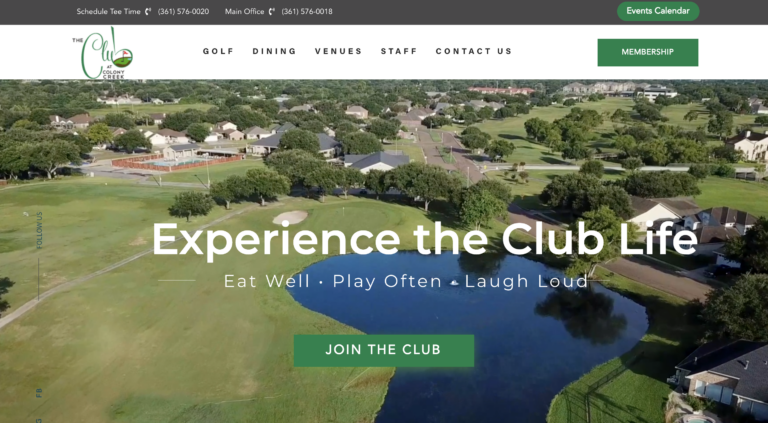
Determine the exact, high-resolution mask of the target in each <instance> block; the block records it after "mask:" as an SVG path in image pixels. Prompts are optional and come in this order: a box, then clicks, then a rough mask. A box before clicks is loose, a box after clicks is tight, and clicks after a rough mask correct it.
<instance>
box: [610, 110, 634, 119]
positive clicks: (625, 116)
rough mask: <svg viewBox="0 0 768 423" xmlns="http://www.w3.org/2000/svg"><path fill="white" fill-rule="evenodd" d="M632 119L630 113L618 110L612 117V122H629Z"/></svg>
mask: <svg viewBox="0 0 768 423" xmlns="http://www.w3.org/2000/svg"><path fill="white" fill-rule="evenodd" d="M631 119H632V116H631V115H630V114H629V112H628V111H626V110H624V109H616V111H615V112H613V114H612V115H611V120H612V121H614V122H627V121H629V120H631Z"/></svg>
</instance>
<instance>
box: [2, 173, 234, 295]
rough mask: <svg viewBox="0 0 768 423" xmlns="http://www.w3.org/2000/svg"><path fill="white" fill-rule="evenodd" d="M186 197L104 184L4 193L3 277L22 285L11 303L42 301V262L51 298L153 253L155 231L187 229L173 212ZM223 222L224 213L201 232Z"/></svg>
mask: <svg viewBox="0 0 768 423" xmlns="http://www.w3.org/2000/svg"><path fill="white" fill-rule="evenodd" d="M105 184H109V185H105ZM180 191H181V189H180V188H173V187H169V188H163V189H159V188H156V187H147V186H141V185H135V184H133V183H131V184H128V183H126V182H122V181H120V180H114V179H98V178H95V179H90V178H89V179H87V180H86V181H77V182H69V181H57V182H45V183H39V184H34V185H29V186H25V187H21V188H12V189H7V190H3V191H2V194H0V209H2V210H3V224H2V226H1V227H2V229H0V269H2V272H1V273H0V274H2V276H8V277H10V278H11V279H12V280H14V281H15V282H16V285H15V286H14V287H13V288H12V289H11V290H10V292H9V294H8V295H7V296H6V297H4V298H6V299H7V300H8V301H9V302H10V303H11V309H14V308H16V307H19V306H21V305H22V304H24V303H25V302H26V301H29V300H31V299H33V298H34V297H35V296H36V295H37V260H38V259H40V290H41V291H42V292H45V291H46V290H48V289H50V288H52V287H54V286H56V285H59V284H62V283H64V282H67V281H69V280H72V279H73V278H75V277H78V276H82V275H85V274H88V273H90V272H93V271H96V270H98V269H101V268H103V267H105V266H106V265H108V264H110V263H113V262H116V261H119V260H121V259H124V258H126V257H129V256H131V255H133V254H136V253H137V252H139V251H142V250H145V249H147V248H151V247H152V224H153V223H155V222H158V223H159V222H179V223H182V222H183V221H182V219H177V218H172V217H170V216H168V212H167V209H168V207H169V206H170V205H171V203H172V202H173V196H174V195H175V194H176V193H178V192H180ZM236 207H239V205H236ZM24 213H27V214H28V216H25V215H24ZM37 213H42V220H40V221H39V222H41V226H42V228H41V230H42V243H43V244H42V245H43V248H42V249H37V248H36V242H37V235H38V234H37V232H36V231H37V222H38V220H37ZM223 214H224V211H223V210H221V209H219V208H217V209H215V210H214V212H213V213H212V214H211V215H210V216H206V217H203V218H199V219H195V222H194V224H202V223H205V222H208V221H211V220H213V219H215V218H217V217H220V216H222V215H223Z"/></svg>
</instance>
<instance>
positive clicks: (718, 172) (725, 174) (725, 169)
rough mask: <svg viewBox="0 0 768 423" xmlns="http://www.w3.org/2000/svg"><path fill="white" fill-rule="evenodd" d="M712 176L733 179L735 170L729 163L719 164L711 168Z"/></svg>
mask: <svg viewBox="0 0 768 423" xmlns="http://www.w3.org/2000/svg"><path fill="white" fill-rule="evenodd" d="M712 174H713V175H715V176H719V177H721V178H735V177H736V168H735V167H733V165H731V164H729V163H720V164H718V165H717V166H715V167H714V168H712Z"/></svg>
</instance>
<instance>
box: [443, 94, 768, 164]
mask: <svg viewBox="0 0 768 423" xmlns="http://www.w3.org/2000/svg"><path fill="white" fill-rule="evenodd" d="M633 106H634V101H633V100H632V99H629V98H606V99H605V100H601V101H597V102H584V103H577V105H576V107H581V108H582V109H592V110H596V111H598V112H600V113H604V112H607V113H609V114H613V112H615V111H616V109H622V110H626V111H629V112H631V111H632V107H633ZM570 109H571V108H570V107H564V106H561V105H556V106H549V107H544V108H538V107H534V108H533V109H531V112H530V114H527V115H519V116H516V117H513V118H507V119H502V120H495V119H494V120H487V121H485V122H482V123H479V124H477V125H474V126H477V127H478V128H480V129H481V130H483V131H485V132H487V133H489V134H491V135H492V136H493V137H494V138H502V139H507V140H511V141H512V142H513V143H514V144H515V146H516V147H517V149H516V150H515V152H514V153H513V154H512V155H511V156H509V157H508V158H507V161H508V162H510V163H516V162H526V163H537V164H540V163H551V164H562V163H570V162H568V161H566V160H563V159H562V157H561V155H560V153H557V152H550V151H549V149H548V148H547V147H546V146H544V145H541V144H537V143H535V142H532V141H531V140H529V139H527V135H526V133H525V127H524V124H525V121H526V120H528V119H531V118H535V117H537V118H540V119H543V120H546V121H548V122H552V121H554V120H555V119H560V118H562V117H564V116H565V115H567V114H568V113H569V112H570ZM690 110H697V111H699V112H701V113H700V114H699V117H698V119H696V120H695V121H693V122H689V121H686V120H685V119H683V116H685V114H686V113H688V111H690ZM662 114H663V115H664V116H666V117H668V118H669V121H668V122H665V124H667V125H679V126H681V127H683V128H684V129H686V130H695V129H696V128H698V127H699V126H702V125H703V126H706V125H707V122H708V120H709V115H708V114H707V112H706V109H704V106H702V105H701V104H696V103H691V104H687V105H674V106H667V107H665V108H664V109H663V110H662ZM754 119H755V116H754V115H734V119H733V121H734V126H738V125H741V124H752V123H754ZM615 124H616V123H615V122H612V121H611V120H610V117H609V118H607V119H604V122H603V124H602V125H600V126H598V127H597V128H596V129H595V130H594V132H595V134H597V138H596V139H595V140H593V141H591V142H590V147H592V148H599V149H600V150H601V151H602V152H603V153H611V152H616V151H617V150H615V149H614V148H612V147H611V143H612V142H613V137H614V135H615V134H614V129H613V126H614V125H615ZM442 129H443V130H445V131H449V132H458V133H461V131H463V130H464V127H463V126H446V127H443V128H442ZM753 129H754V130H755V131H759V132H763V131H765V130H766V129H768V128H761V127H758V126H755V127H754V128H753ZM713 140H716V138H714V137H713ZM713 142H716V141H713Z"/></svg>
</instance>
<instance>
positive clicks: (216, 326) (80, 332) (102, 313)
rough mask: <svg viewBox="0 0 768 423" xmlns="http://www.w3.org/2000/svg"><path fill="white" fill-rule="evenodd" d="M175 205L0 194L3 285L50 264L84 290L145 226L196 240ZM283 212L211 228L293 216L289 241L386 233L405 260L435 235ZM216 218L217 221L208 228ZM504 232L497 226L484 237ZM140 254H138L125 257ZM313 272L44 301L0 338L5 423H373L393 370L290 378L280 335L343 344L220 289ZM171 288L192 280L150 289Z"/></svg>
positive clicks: (214, 269)
mask: <svg viewBox="0 0 768 423" xmlns="http://www.w3.org/2000/svg"><path fill="white" fill-rule="evenodd" d="M13 191H16V192H13ZM174 192H175V191H169V190H166V189H160V188H155V187H151V186H149V187H147V186H141V187H140V186H128V185H120V186H116V185H113V184H110V185H108V186H105V185H101V184H90V185H88V184H84V185H79V184H71V185H65V184H41V186H36V187H34V188H32V187H30V188H24V189H12V190H8V191H6V192H3V196H2V199H3V201H4V202H5V204H3V206H10V207H11V210H12V213H11V215H12V220H11V221H10V226H9V227H10V228H11V232H10V233H11V234H13V236H14V238H12V239H11V241H12V242H10V243H6V244H4V245H5V246H6V247H10V249H9V250H7V251H5V252H4V253H2V254H0V258H2V267H3V269H4V270H5V269H9V271H10V274H9V276H12V277H13V278H14V279H26V280H28V281H27V283H25V284H24V285H28V284H29V282H31V280H30V279H32V278H31V277H29V276H27V275H30V276H31V275H34V273H35V272H34V270H35V269H34V263H35V262H36V259H37V257H42V262H43V263H50V264H49V265H48V267H46V268H45V270H44V272H52V270H49V269H56V273H57V275H82V274H84V273H87V272H88V271H89V270H91V268H94V267H95V268H101V267H104V266H106V265H108V264H110V263H113V262H114V261H117V260H118V259H120V258H123V257H125V256H126V255H128V254H130V253H131V252H133V251H135V249H145V248H148V247H149V246H151V242H152V237H151V228H152V224H153V223H154V222H179V224H180V228H184V229H187V230H194V229H195V228H197V227H198V226H199V225H200V223H202V222H201V221H195V222H193V223H190V224H186V223H184V222H182V221H180V220H178V219H170V218H169V217H167V212H166V210H165V209H166V208H167V207H168V205H169V203H170V201H171V198H172V195H173V193H174ZM81 199H82V200H81ZM86 200H87V201H86ZM281 201H282V202H283V204H282V205H280V204H278V205H271V206H269V207H265V208H261V207H258V206H257V207H255V208H254V209H253V210H251V211H248V212H247V213H245V214H242V215H239V216H236V217H234V218H232V219H230V220H228V221H226V222H224V223H220V224H218V225H216V226H215V229H216V230H226V231H228V232H230V233H233V234H234V233H237V232H239V231H242V230H244V229H250V230H255V231H259V232H260V231H262V230H264V229H267V228H277V226H275V225H274V224H273V223H272V220H273V219H274V217H275V216H276V215H278V214H280V213H283V212H286V211H291V210H306V211H308V213H309V218H308V219H307V220H306V221H304V222H302V223H300V224H297V225H296V227H295V229H294V227H293V226H292V227H291V230H292V231H293V230H310V231H313V232H315V233H318V234H319V232H320V231H322V230H340V231H342V232H344V233H345V234H346V235H347V238H348V239H349V237H350V236H351V234H352V233H353V232H355V231H358V230H363V229H364V230H367V231H371V232H373V233H377V232H380V231H382V230H393V231H395V232H397V233H399V234H400V238H401V245H402V246H401V249H403V250H405V249H415V247H416V245H415V238H414V237H412V236H411V232H412V231H413V228H414V227H416V226H417V225H425V226H426V227H429V226H432V225H433V223H432V221H431V220H430V218H428V217H427V215H425V213H424V212H423V211H422V210H420V209H419V208H416V207H409V206H403V205H399V204H391V203H385V202H380V201H375V200H370V199H358V198H351V199H349V200H343V199H339V198H336V197H329V198H328V199H327V200H326V202H325V203H320V202H317V201H314V200H306V199H295V198H286V199H283V200H281ZM40 209H42V210H43V211H44V216H46V218H45V219H46V220H44V222H45V225H46V226H45V227H46V228H50V229H46V235H45V236H46V239H47V240H49V241H46V244H45V245H44V247H43V249H42V250H39V251H35V250H34V249H32V245H34V237H33V233H34V230H33V229H34V218H32V217H29V218H26V217H22V210H29V211H30V212H32V215H34V212H35V211H36V210H40ZM225 213H226V212H225V211H224V210H223V209H222V208H221V207H218V208H217V209H216V212H215V213H214V214H215V215H218V216H221V215H223V214H225ZM211 217H213V216H211ZM56 222H58V223H56ZM444 223H446V224H449V222H448V221H444ZM27 227H30V229H29V230H26V229H25V228H27ZM503 227H504V225H503V224H501V223H499V222H495V223H494V230H493V231H491V232H492V234H498V233H499V232H500V230H501V229H503ZM48 231H50V232H48ZM27 232H28V233H27ZM457 232H458V233H459V236H460V237H461V236H463V233H464V231H463V230H457ZM292 233H294V232H292ZM6 236H7V235H6ZM140 239H141V242H143V243H144V245H135V246H133V245H131V244H139V240H140ZM27 240H28V241H27ZM372 243H373V242H372V241H371V242H362V244H365V245H361V247H365V246H367V245H369V244H372ZM25 244H28V245H29V247H26V246H25ZM335 245H336V244H335V243H334V244H332V250H334V249H335V248H334V247H335ZM427 245H432V240H431V239H429V240H428V241H427ZM174 247H175V248H182V247H183V245H175V246H174ZM332 252H333V251H332ZM323 258H324V256H322V255H320V254H315V255H311V256H303V255H298V254H291V255H285V256H284V255H282V254H273V255H272V256H270V257H268V258H265V257H261V256H253V257H248V256H244V255H242V254H239V253H237V252H234V253H230V254H227V255H222V256H218V257H216V259H215V262H214V263H212V264H208V263H206V260H205V258H204V257H202V256H198V255H195V254H188V255H185V256H161V255H147V256H144V257H141V258H139V259H138V260H136V261H135V262H132V263H130V264H128V265H126V266H123V267H120V268H118V269H115V270H113V271H111V272H109V273H106V274H103V275H100V276H97V277H94V278H93V279H90V280H88V281H87V282H84V283H82V284H80V285H77V286H75V287H73V288H72V289H70V290H68V291H66V292H64V293H60V294H56V295H54V296H52V297H50V298H48V299H46V300H45V301H43V302H41V303H40V304H39V305H38V306H37V307H35V308H34V309H33V310H32V311H31V312H30V313H28V314H27V315H25V316H23V317H22V318H21V319H19V320H17V321H15V322H13V323H12V324H11V325H9V326H7V327H5V328H4V329H3V330H2V332H0V380H3V384H2V386H0V404H2V407H3V413H2V414H3V420H5V421H9V422H11V421H13V422H16V421H24V420H25V419H28V416H29V415H30V414H29V413H30V410H35V414H34V417H35V418H42V419H43V421H55V420H56V419H65V420H66V421H76V422H103V421H119V422H171V421H180V422H181V421H183V422H222V423H225V422H226V423H231V422H267V421H268V422H325V421H338V422H364V421H365V422H368V421H371V420H372V419H373V416H374V414H375V413H376V412H377V410H378V409H379V407H380V405H381V403H382V401H383V398H384V395H385V393H386V387H387V383H388V381H389V379H390V377H391V376H392V373H393V369H391V368H383V369H368V370H366V369H362V368H294V367H293V360H292V348H293V347H292V345H293V344H292V340H293V334H297V333H304V334H313V333H341V334H343V333H355V330H354V329H352V328H349V327H346V326H344V325H342V324H340V323H338V322H335V321H333V320H331V319H329V318H327V317H324V316H322V315H319V314H317V313H314V312H311V311H309V310H306V309H304V308H303V307H301V306H300V305H299V304H298V303H296V302H295V301H294V300H293V299H292V298H291V296H290V295H289V294H288V293H287V292H286V290H285V289H284V288H268V287H266V286H265V285H264V284H263V281H259V282H262V283H259V284H258V286H257V288H242V289H240V288H237V289H235V288H225V287H224V282H223V278H224V275H225V274H232V275H237V276H244V277H248V276H251V275H253V276H255V277H256V278H257V280H259V279H261V278H263V275H265V274H284V275H290V274H293V273H295V272H298V271H300V270H301V269H303V268H305V267H307V266H308V265H310V264H312V263H314V262H317V261H319V260H321V259H323ZM20 259H21V260H23V261H20ZM51 276H52V275H50V274H49V277H51ZM179 279H190V280H194V281H193V282H161V280H179ZM24 285H22V287H21V289H19V290H18V291H17V290H16V288H18V287H13V288H12V290H11V294H12V295H11V296H9V298H8V299H9V300H10V301H11V302H17V301H20V300H21V297H28V296H29V295H30V294H31V293H32V292H31V291H30V290H29V289H27V288H26V287H24ZM30 287H31V286H30ZM364 371H365V373H363V372H364ZM39 387H44V388H45V393H44V395H45V396H46V401H45V402H44V403H39V402H36V400H35V398H34V396H32V395H29V392H33V391H34V390H35V389H36V388H39Z"/></svg>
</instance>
